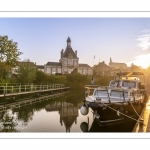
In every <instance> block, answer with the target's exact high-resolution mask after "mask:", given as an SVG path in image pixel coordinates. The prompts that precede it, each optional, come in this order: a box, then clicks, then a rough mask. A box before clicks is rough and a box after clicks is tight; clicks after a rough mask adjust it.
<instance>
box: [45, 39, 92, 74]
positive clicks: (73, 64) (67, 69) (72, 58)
mask: <svg viewBox="0 0 150 150" xmlns="http://www.w3.org/2000/svg"><path fill="white" fill-rule="evenodd" d="M75 68H77V70H78V72H79V73H80V74H85V75H86V74H87V75H91V74H92V73H93V70H92V67H90V66H89V65H88V64H79V58H78V57H77V50H75V51H73V49H72V47H71V39H70V38H69V37H68V39H67V47H66V49H65V50H63V49H62V50H61V52H60V60H59V62H47V64H46V65H45V66H44V72H45V73H46V74H49V75H51V74H55V73H61V74H70V73H71V72H72V71H73V70H74V69H75Z"/></svg>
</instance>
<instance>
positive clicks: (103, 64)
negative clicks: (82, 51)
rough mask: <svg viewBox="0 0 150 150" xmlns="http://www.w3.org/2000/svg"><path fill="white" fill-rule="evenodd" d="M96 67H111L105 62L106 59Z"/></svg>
mask: <svg viewBox="0 0 150 150" xmlns="http://www.w3.org/2000/svg"><path fill="white" fill-rule="evenodd" d="M94 67H95V68H97V67H107V68H110V67H109V66H108V65H106V64H105V62H104V61H103V62H99V64H98V65H95V66H94Z"/></svg>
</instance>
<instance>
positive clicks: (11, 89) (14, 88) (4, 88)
mask: <svg viewBox="0 0 150 150" xmlns="http://www.w3.org/2000/svg"><path fill="white" fill-rule="evenodd" d="M63 87H64V84H21V83H20V84H18V83H14V84H8V83H5V84H3V85H0V94H4V95H5V94H9V93H21V92H29V91H30V92H31V91H38V90H39V91H41V90H48V89H58V88H63Z"/></svg>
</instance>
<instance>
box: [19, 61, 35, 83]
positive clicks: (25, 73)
mask: <svg viewBox="0 0 150 150" xmlns="http://www.w3.org/2000/svg"><path fill="white" fill-rule="evenodd" d="M18 72H19V74H18V82H20V83H33V82H34V80H35V79H36V67H35V65H34V63H32V62H30V60H29V59H26V60H24V61H23V62H22V63H21V64H20V66H19V71H18Z"/></svg>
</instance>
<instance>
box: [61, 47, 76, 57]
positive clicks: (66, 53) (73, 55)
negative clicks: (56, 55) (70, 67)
mask: <svg viewBox="0 0 150 150" xmlns="http://www.w3.org/2000/svg"><path fill="white" fill-rule="evenodd" d="M69 54H71V55H72V58H78V57H77V55H76V54H75V52H74V51H73V49H72V48H71V47H68V46H67V47H66V50H65V52H64V55H63V57H66V58H68V57H69Z"/></svg>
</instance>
